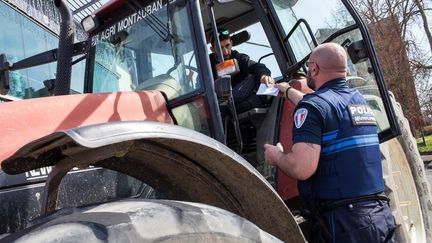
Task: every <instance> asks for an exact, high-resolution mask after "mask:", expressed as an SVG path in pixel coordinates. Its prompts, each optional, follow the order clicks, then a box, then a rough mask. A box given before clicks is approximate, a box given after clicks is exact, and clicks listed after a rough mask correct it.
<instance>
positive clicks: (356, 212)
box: [311, 200, 396, 243]
mask: <svg viewBox="0 0 432 243" xmlns="http://www.w3.org/2000/svg"><path fill="white" fill-rule="evenodd" d="M321 216H322V218H323V221H324V224H325V226H326V228H327V230H328V231H329V232H330V235H331V238H332V241H331V242H332V243H349V242H352V243H361V242H365V243H375V242H394V239H393V238H394V237H393V236H394V232H395V228H396V225H395V220H394V217H393V215H392V212H391V210H390V207H389V206H388V203H387V202H386V201H383V200H377V201H365V202H358V203H352V204H348V205H344V206H341V207H338V208H335V209H333V210H331V211H329V212H325V213H322V214H321ZM311 237H313V236H311Z"/></svg>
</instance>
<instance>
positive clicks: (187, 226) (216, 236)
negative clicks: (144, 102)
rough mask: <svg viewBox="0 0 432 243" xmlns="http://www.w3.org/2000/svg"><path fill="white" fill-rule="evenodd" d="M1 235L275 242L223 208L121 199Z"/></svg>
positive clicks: (38, 239)
mask: <svg viewBox="0 0 432 243" xmlns="http://www.w3.org/2000/svg"><path fill="white" fill-rule="evenodd" d="M3 240H5V241H8V242H10V241H19V242H22V243H25V242H32V243H35V242H44V243H48V242H173V241H174V242H281V241H280V240H279V239H277V238H276V237H274V236H272V235H270V234H268V233H266V232H264V231H263V230H261V229H260V228H258V227H257V226H256V225H254V224H253V223H251V222H250V221H248V220H246V219H244V218H242V217H240V216H237V215H235V214H233V213H230V212H228V211H226V210H223V209H219V208H216V207H213V206H208V205H205V204H199V203H191V202H181V201H169V200H124V201H118V202H111V203H106V204H100V205H97V206H88V207H83V208H78V209H76V208H75V209H74V210H70V209H69V210H59V211H57V212H56V213H54V214H53V215H50V216H47V217H44V218H41V219H39V220H38V221H37V222H36V223H35V224H34V225H33V226H30V227H29V228H27V229H25V230H23V231H21V232H19V233H17V234H12V235H8V236H7V237H5V238H4V239H3Z"/></svg>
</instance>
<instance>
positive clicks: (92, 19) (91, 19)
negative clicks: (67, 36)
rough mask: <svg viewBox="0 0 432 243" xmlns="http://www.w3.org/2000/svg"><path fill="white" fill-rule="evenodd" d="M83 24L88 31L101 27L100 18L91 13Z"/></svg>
mask: <svg viewBox="0 0 432 243" xmlns="http://www.w3.org/2000/svg"><path fill="white" fill-rule="evenodd" d="M81 26H82V27H83V29H84V30H85V31H86V32H87V33H90V32H92V31H93V30H95V29H96V28H97V27H99V21H98V18H97V17H96V16H95V15H89V16H87V17H85V18H84V19H83V20H82V21H81Z"/></svg>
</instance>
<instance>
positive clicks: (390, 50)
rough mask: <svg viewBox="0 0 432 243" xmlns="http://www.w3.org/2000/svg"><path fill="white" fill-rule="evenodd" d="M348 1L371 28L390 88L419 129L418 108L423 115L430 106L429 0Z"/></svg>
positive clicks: (431, 42) (431, 46)
mask: <svg viewBox="0 0 432 243" xmlns="http://www.w3.org/2000/svg"><path fill="white" fill-rule="evenodd" d="M352 2H353V4H354V6H355V7H356V8H357V10H358V11H359V12H360V14H361V16H362V18H363V20H364V21H365V22H366V23H367V24H368V26H369V28H370V30H371V34H372V36H373V38H374V41H375V43H376V46H375V47H376V49H377V53H378V57H379V59H380V62H381V65H382V67H383V70H384V76H385V78H386V80H387V83H388V85H389V88H390V90H392V91H393V92H394V94H395V96H396V99H397V100H398V101H399V102H400V103H401V105H402V107H403V110H404V112H405V116H406V117H407V118H408V120H409V121H410V122H411V123H413V125H414V127H415V128H416V129H421V128H422V126H423V119H421V117H422V114H421V112H420V107H422V111H423V112H424V114H425V115H426V116H431V115H432V110H431V109H428V108H427V107H432V106H431V101H432V96H431V95H432V90H431V88H432V84H431V83H432V80H431V79H432V58H431V56H432V35H431V29H430V27H429V20H430V16H431V14H432V9H431V5H432V1H422V0H352ZM414 87H415V88H414ZM415 89H416V90H417V94H416V92H415ZM417 96H418V99H417ZM419 103H420V105H419Z"/></svg>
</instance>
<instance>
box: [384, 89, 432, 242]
mask: <svg viewBox="0 0 432 243" xmlns="http://www.w3.org/2000/svg"><path fill="white" fill-rule="evenodd" d="M391 100H392V103H393V107H394V108H395V113H396V117H397V121H398V124H399V127H400V130H401V135H400V136H398V137H397V138H394V139H391V140H389V141H387V142H385V143H383V144H381V152H382V155H383V157H384V158H383V171H384V178H385V182H386V189H387V195H389V196H390V199H391V205H390V206H391V208H392V210H393V213H394V215H395V218H396V223H397V225H398V229H397V231H396V238H397V241H398V242H412V243H420V242H425V243H426V242H432V203H431V193H430V185H429V183H428V181H427V177H426V174H425V171H424V164H423V161H422V159H421V157H420V154H419V152H418V149H417V143H416V141H415V138H414V136H413V135H412V133H411V130H410V126H409V123H408V120H407V119H406V118H405V117H404V115H403V112H402V108H401V106H400V105H399V104H398V103H397V102H395V100H394V97H393V96H392V95H391Z"/></svg>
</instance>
